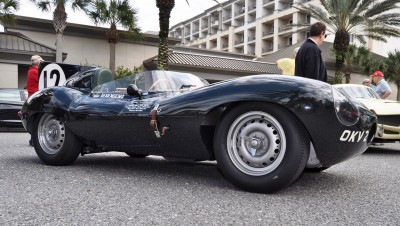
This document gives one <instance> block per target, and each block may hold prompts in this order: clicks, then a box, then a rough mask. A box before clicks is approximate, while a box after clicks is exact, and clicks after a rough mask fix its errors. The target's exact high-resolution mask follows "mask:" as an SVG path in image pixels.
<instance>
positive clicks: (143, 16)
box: [0, 0, 400, 53]
mask: <svg viewBox="0 0 400 226" xmlns="http://www.w3.org/2000/svg"><path fill="white" fill-rule="evenodd" d="M225 1H226V0H219V2H221V3H222V2H225ZM130 2H131V5H132V6H133V7H134V8H135V9H137V11H138V14H137V17H138V25H139V27H140V28H141V30H142V31H143V32H147V31H159V24H158V8H157V7H156V0H130ZM188 2H189V5H188V3H187V2H186V0H175V7H174V8H173V9H172V12H171V18H170V26H173V25H175V24H177V23H180V22H182V21H184V20H187V19H190V18H192V17H194V16H196V15H198V14H200V13H202V12H204V11H205V10H206V9H208V8H210V7H213V6H215V5H216V4H217V3H216V2H214V1H213V0H188ZM20 3H21V6H20V9H19V11H18V12H17V13H16V14H17V15H22V16H29V17H37V18H43V19H52V13H44V12H41V11H40V10H38V9H37V7H36V6H35V5H33V3H31V2H30V0H21V1H20ZM52 10H54V9H52ZM67 14H68V19H67V21H68V22H70V23H77V24H87V25H93V23H92V22H91V21H90V19H89V18H88V17H87V16H86V15H85V14H84V13H83V12H80V11H75V12H74V11H72V10H71V9H70V8H67ZM0 31H2V28H1V27H0ZM384 48H385V50H384V51H383V52H386V53H387V52H389V51H394V50H395V49H397V50H400V38H396V39H389V41H388V43H386V44H385V45H384Z"/></svg>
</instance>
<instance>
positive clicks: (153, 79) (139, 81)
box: [92, 71, 208, 93]
mask: <svg viewBox="0 0 400 226" xmlns="http://www.w3.org/2000/svg"><path fill="white" fill-rule="evenodd" d="M130 84H135V85H136V86H137V87H138V88H139V90H140V91H141V92H144V93H146V92H147V93H151V92H166V91H180V92H182V91H185V90H192V89H196V88H200V87H203V86H205V85H207V84H208V82H207V81H206V80H204V79H202V78H200V77H197V76H195V75H193V74H189V73H181V72H173V71H145V72H140V73H138V74H135V75H131V76H127V77H123V78H120V79H117V80H113V81H111V82H107V83H104V84H101V85H99V86H96V87H95V88H94V89H93V90H92V92H119V93H120V92H122V93H126V88H127V87H128V86H129V85H130Z"/></svg>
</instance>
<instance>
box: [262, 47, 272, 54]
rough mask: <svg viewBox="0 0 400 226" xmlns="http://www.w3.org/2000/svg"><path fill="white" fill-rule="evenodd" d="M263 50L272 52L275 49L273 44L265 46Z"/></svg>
mask: <svg viewBox="0 0 400 226" xmlns="http://www.w3.org/2000/svg"><path fill="white" fill-rule="evenodd" d="M261 50H262V52H263V53H268V52H272V50H274V48H273V47H272V46H270V47H263V48H262V49H261Z"/></svg>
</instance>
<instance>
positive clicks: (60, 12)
mask: <svg viewBox="0 0 400 226" xmlns="http://www.w3.org/2000/svg"><path fill="white" fill-rule="evenodd" d="M30 1H31V2H33V3H35V4H36V5H37V6H38V8H39V9H41V10H42V11H44V12H48V11H49V10H50V7H51V6H53V7H54V6H55V9H54V11H53V25H54V29H55V31H56V61H57V62H62V51H63V34H64V29H65V28H66V27H67V13H66V12H65V6H66V5H67V3H68V2H71V7H72V9H73V10H74V11H75V10H76V9H82V10H85V9H86V6H87V5H88V4H89V3H90V2H91V0H30Z"/></svg>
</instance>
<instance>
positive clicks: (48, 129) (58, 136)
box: [38, 114, 65, 155]
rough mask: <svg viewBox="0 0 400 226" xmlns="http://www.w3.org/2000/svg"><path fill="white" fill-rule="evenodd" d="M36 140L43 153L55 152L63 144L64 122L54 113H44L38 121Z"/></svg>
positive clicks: (50, 153)
mask: <svg viewBox="0 0 400 226" xmlns="http://www.w3.org/2000/svg"><path fill="white" fill-rule="evenodd" d="M38 140H39V144H40V146H41V147H42V149H43V151H44V152H45V153H47V154H49V155H53V154H56V153H57V152H59V151H60V149H61V148H62V146H63V144H64V140H65V127H64V123H63V122H62V121H60V120H58V119H57V118H56V117H55V116H54V115H50V114H46V115H45V116H43V117H42V118H41V119H40V121H39V125H38Z"/></svg>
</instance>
